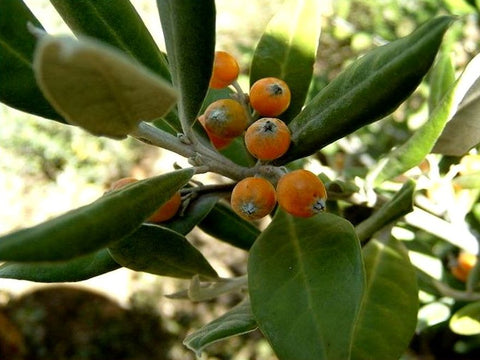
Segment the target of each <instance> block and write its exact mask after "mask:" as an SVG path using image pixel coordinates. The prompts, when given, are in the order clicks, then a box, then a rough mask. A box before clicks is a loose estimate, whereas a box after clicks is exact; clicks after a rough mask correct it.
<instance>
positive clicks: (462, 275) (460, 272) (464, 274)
mask: <svg viewBox="0 0 480 360" xmlns="http://www.w3.org/2000/svg"><path fill="white" fill-rule="evenodd" d="M450 272H451V273H452V275H453V276H454V277H456V278H457V279H458V280H460V281H461V282H466V281H467V279H468V274H469V272H468V271H466V270H465V269H462V268H461V267H460V266H458V265H455V266H453V267H452V268H451V269H450Z"/></svg>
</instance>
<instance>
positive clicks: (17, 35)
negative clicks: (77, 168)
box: [0, 0, 65, 123]
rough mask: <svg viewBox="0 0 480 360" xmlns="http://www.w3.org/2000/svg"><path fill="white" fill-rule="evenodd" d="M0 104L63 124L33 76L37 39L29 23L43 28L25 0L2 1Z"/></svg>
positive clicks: (0, 24) (0, 12)
mask: <svg viewBox="0 0 480 360" xmlns="http://www.w3.org/2000/svg"><path fill="white" fill-rule="evenodd" d="M0 14H2V15H1V16H0V78H1V79H2V80H1V81H0V101H1V102H3V103H5V104H6V105H8V106H11V107H13V108H16V109H18V110H21V111H25V112H28V113H31V114H35V115H39V116H42V117H44V118H47V119H51V120H55V121H59V122H62V123H64V122H65V120H64V119H63V118H62V116H61V115H60V114H58V113H57V112H56V111H55V109H54V108H53V107H52V106H51V105H50V103H49V102H48V101H47V100H46V99H45V97H44V96H43V94H42V92H41V91H40V89H39V88H38V85H37V82H36V81H35V77H34V75H33V70H32V59H33V52H34V50H35V44H36V42H37V39H36V38H35V36H33V35H32V34H31V33H30V32H29V31H28V29H27V23H31V24H33V25H34V26H35V27H37V28H39V29H43V27H42V25H41V24H40V22H39V21H38V20H37V19H36V18H35V16H34V15H33V14H32V13H31V12H30V10H29V9H28V7H27V6H26V5H25V4H24V3H23V1H16V0H4V1H0Z"/></svg>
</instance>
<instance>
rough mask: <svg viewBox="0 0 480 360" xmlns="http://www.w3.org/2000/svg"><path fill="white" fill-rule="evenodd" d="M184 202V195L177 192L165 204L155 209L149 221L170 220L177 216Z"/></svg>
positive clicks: (156, 222)
mask: <svg viewBox="0 0 480 360" xmlns="http://www.w3.org/2000/svg"><path fill="white" fill-rule="evenodd" d="M181 204H182V197H181V195H180V192H178V191H177V192H176V193H175V194H174V195H173V196H172V197H171V198H170V200H168V201H167V202H166V203H165V204H163V205H162V206H160V207H159V208H158V209H157V211H155V212H154V213H153V214H152V215H151V216H150V217H149V218H148V219H147V221H148V222H151V223H155V224H158V223H161V222H164V221H167V220H170V219H171V218H173V217H174V216H175V214H176V213H177V211H178V209H180V205H181Z"/></svg>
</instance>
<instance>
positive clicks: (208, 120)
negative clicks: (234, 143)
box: [205, 99, 248, 138]
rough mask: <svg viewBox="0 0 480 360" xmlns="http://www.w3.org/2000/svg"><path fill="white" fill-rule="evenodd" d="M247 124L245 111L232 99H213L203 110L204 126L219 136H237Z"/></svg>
mask: <svg viewBox="0 0 480 360" xmlns="http://www.w3.org/2000/svg"><path fill="white" fill-rule="evenodd" d="M247 125H248V117H247V112H246V111H245V109H244V108H243V106H242V105H241V104H240V103H239V102H238V101H235V100H233V99H221V100H217V101H214V102H213V103H211V104H210V105H209V106H208V107H207V109H206V110H205V128H206V129H207V130H208V131H210V132H211V133H212V134H214V135H215V136H218V137H220V138H234V137H236V136H239V135H241V134H242V133H243V132H244V131H245V128H246V127H247Z"/></svg>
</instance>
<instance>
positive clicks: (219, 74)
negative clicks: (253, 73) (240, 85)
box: [210, 51, 240, 89]
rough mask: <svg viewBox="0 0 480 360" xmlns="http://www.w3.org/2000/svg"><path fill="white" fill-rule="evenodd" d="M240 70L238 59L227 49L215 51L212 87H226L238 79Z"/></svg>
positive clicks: (211, 79)
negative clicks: (226, 50)
mask: <svg viewBox="0 0 480 360" xmlns="http://www.w3.org/2000/svg"><path fill="white" fill-rule="evenodd" d="M239 72H240V68H239V67H238V63H237V60H235V58H234V57H233V56H232V55H231V54H229V53H227V52H225V51H217V52H215V59H214V61H213V69H212V77H211V78H210V87H211V88H212V89H223V88H226V87H227V86H228V85H230V84H231V83H232V82H234V81H235V80H237V77H238V73H239Z"/></svg>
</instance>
